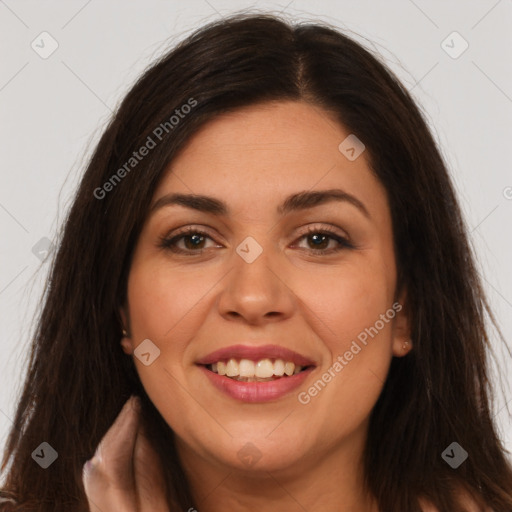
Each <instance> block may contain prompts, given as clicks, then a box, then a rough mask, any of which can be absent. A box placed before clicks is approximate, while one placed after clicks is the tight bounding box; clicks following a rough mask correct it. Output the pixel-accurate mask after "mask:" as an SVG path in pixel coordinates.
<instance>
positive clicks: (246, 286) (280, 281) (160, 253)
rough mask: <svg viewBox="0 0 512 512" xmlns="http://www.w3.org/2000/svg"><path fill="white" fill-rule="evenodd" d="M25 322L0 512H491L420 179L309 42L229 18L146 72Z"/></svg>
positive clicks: (447, 288)
mask: <svg viewBox="0 0 512 512" xmlns="http://www.w3.org/2000/svg"><path fill="white" fill-rule="evenodd" d="M44 299H45V303H44V309H43V311H42V314H41V318H40V321H39V325H38V329H37V332H36V336H35V338H34V343H33V351H32V357H31V362H30V368H29V371H28V373H27V378H26V381H25V387H24V390H23V394H22V396H21V400H20V402H19V405H18V409H17V412H16V417H15V421H14V423H15V425H14V427H13V429H12V431H11V433H10V437H9V440H8V443H7V447H6V451H5V455H4V461H3V468H4V470H5V469H6V468H7V464H8V462H9V461H11V462H12V464H11V466H10V467H9V469H8V471H7V478H6V482H5V486H4V487H5V489H6V491H5V495H6V496H11V497H12V498H14V500H15V501H16V502H17V503H18V504H19V506H20V508H18V509H17V508H16V507H15V506H14V505H13V503H12V502H11V503H10V504H8V502H5V504H4V505H3V506H4V510H39V511H43V510H44V511H46V510H48V511H49V510H52V511H61V510H77V511H82V510H84V511H85V510H91V511H95V512H96V511H99V510H102V511H105V510H119V511H123V512H127V511H136V510H142V511H146V510H157V511H177V510H181V511H189V512H191V511H193V510H200V511H201V512H211V511H217V510H221V509H223V510H224V509H226V508H230V509H233V510H261V509H264V510H268V511H272V510H287V511H294V510H308V511H310V512H315V511H317V510H336V511H341V512H344V511H349V510H350V511H354V510H357V511H365V512H370V511H371V512H377V511H379V512H420V511H422V512H426V511H439V512H448V511H449V512H462V511H469V510H471V511H480V510H495V511H499V512H505V511H510V510H512V469H511V466H510V463H509V462H508V461H507V459H506V456H505V450H504V448H503V446H502V444H501V442H500V440H499V438H498V436H497V433H496V430H495V426H494V425H493V422H492V417H491V413H490V410H489V392H490V390H489V382H488V369H487V355H486V350H487V348H488V337H487V334H486V331H485V326H484V314H485V313H486V312H487V311H488V306H487V303H486V301H485V298H484V295H483V292H482V288H481V285H480V282H479V279H478V275H477V271H476V269H475V265H474V262H473V257H472V255H471V251H470V248H469V245H468V241H467V234H466V229H465V226H464V223H463V220H462V217H461V213H460V209H459V206H458V204H457V201H456V198H455V194H454V190H453V187H452V185H451V182H450V179H449V176H448V173H447V170H446V167H445V164H444V162H443V160H442V158H441V156H440V153H439V151H438V149H437V148H436V145H435V143H434V141H433V138H432V136H431V134H430V133H429V130H428V128H427V126H426V123H425V121H424V119H423V118H422V115H421V114H420V112H419V110H418V108H417V107H416V106H415V104H414V102H413V101H412V99H411V97H410V96H409V94H408V93H407V91H406V90H405V89H404V88H403V86H402V85H401V84H400V83H399V82H398V80H397V79H396V78H395V77H394V76H393V75H392V74H391V73H390V72H389V71H388V70H387V69H386V68H385V67H384V66H383V65H382V64H381V63H380V62H379V61H378V60H377V59H376V58H375V57H374V56H372V55H371V54H370V53H369V52H367V51H366V50H365V49H363V48H362V47H361V46H360V45H358V44H357V43H355V42H354V41H352V40H351V39H349V38H347V37H346V36H344V35H343V34H340V33H339V32H338V31H336V30H334V29H332V28H329V27H326V26H320V25H297V26H291V25H289V24H287V23H285V22H283V21H281V20H279V19H277V18H274V17H271V16H262V15H238V16H233V17H231V18H228V19H223V20H222V21H219V22H217V23H213V24H210V25H208V26H206V27H204V28H203V29H201V30H199V31H197V32H196V33H195V34H193V35H192V36H190V37H189V38H188V39H187V40H185V41H184V42H182V43H181V44H179V45H178V46H177V47H176V48H175V49H173V50H172V51H170V52H169V53H168V54H167V55H165V56H164V57H163V58H161V59H160V60H159V62H157V63H156V64H155V65H154V66H152V67H151V68H150V69H149V70H148V71H146V72H145V73H144V75H143V76H142V77H141V78H140V79H139V81H138V82H137V83H136V84H135V86H134V87H133V88H132V90H131V91H130V92H129V93H128V95H127V96H126V98H125V100H124V101H123V103H122V104H121V106H120V108H119V110H118V112H117V113H116V114H115V116H114V118H113V119H112V121H111V123H110V125H109V126H108V128H107V129H106V131H105V133H104V135H103V136H102V138H101V140H100V142H99V144H98V146H97V148H96V150H95V152H94V154H93V156H92V158H91V161H90V163H89V166H88V168H87V170H86V172H85V175H84V177H83V179H82V182H81V185H80V188H79V190H78V193H77V196H76V198H75V201H74V204H73V206H72V208H71V211H70V213H69V217H68V219H67V222H66V224H65V227H64V231H63V234H62V240H61V243H60V247H59V250H58V253H57V255H56V258H55V261H54V265H53V272H52V274H51V277H50V280H49V283H48V289H47V292H46V295H45V298H44ZM131 395H134V396H137V397H140V401H139V403H138V400H134V399H133V398H130V399H129V397H130V396H131ZM128 399H129V400H128ZM120 411H121V412H120ZM20 432H22V435H20ZM43 443H47V445H46V444H43ZM48 445H49V446H48ZM55 454H57V457H56V458H55ZM37 459H39V461H38V460H37ZM50 461H51V462H50ZM36 462H37V463H36ZM86 462H87V464H86ZM43 466H47V467H46V468H45V469H42V468H43ZM8 506H10V507H12V508H7V507H8ZM31 507H32V508H31Z"/></svg>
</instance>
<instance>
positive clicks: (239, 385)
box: [199, 365, 314, 402]
mask: <svg viewBox="0 0 512 512" xmlns="http://www.w3.org/2000/svg"><path fill="white" fill-rule="evenodd" d="M199 367H200V368H201V370H202V371H203V372H204V373H205V375H206V376H207V377H208V379H210V382H211V383H212V384H213V385H214V386H215V387H216V388H217V389H218V390H220V391H222V392H223V393H225V394H226V395H229V396H230V397H231V398H235V399H236V400H240V401H242V402H271V401H272V400H277V399H279V398H281V397H283V396H285V395H286V394H288V393H290V392H292V391H293V390H294V389H297V388H298V387H299V386H300V385H301V384H302V383H303V382H304V380H305V379H306V378H307V377H308V375H309V374H310V373H311V372H312V371H313V370H314V367H310V368H307V369H306V370H303V371H302V372H300V373H296V374H295V375H292V376H291V377H282V378H280V379H276V380H272V381H268V382H242V381H238V380H234V379H230V378H229V377H225V376H224V375H219V374H218V373H215V372H212V371H210V370H208V369H207V368H206V367H205V366H202V365H200V366H199Z"/></svg>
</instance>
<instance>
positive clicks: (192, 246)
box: [158, 227, 213, 254]
mask: <svg viewBox="0 0 512 512" xmlns="http://www.w3.org/2000/svg"><path fill="white" fill-rule="evenodd" d="M206 239H210V240H213V239H212V238H211V237H210V236H209V235H208V233H206V232H205V231H201V230H199V229H196V228H194V227H188V228H187V229H186V230H183V231H181V232H180V233H177V234H176V235H175V236H173V237H170V238H168V237H165V236H164V237H161V238H160V242H159V244H158V245H159V247H161V248H162V249H168V250H170V251H172V252H175V253H183V254H190V252H191V251H192V252H194V254H201V253H202V252H203V251H204V250H205V247H203V244H204V243H205V240H206ZM182 240H183V242H184V244H185V247H184V248H182V247H178V243H179V242H181V241H182Z"/></svg>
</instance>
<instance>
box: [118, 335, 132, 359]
mask: <svg viewBox="0 0 512 512" xmlns="http://www.w3.org/2000/svg"><path fill="white" fill-rule="evenodd" d="M121 347H123V351H124V353H125V354H129V355H131V354H133V346H132V341H131V339H130V338H128V337H127V336H123V337H122V339H121Z"/></svg>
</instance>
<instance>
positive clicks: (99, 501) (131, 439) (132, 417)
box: [83, 397, 139, 512]
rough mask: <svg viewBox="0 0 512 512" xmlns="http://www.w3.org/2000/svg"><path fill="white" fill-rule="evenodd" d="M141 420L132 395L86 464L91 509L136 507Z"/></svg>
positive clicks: (86, 485)
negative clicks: (136, 449) (136, 451)
mask: <svg viewBox="0 0 512 512" xmlns="http://www.w3.org/2000/svg"><path fill="white" fill-rule="evenodd" d="M138 421H139V416H138V412H137V410H136V409H135V408H134V406H133V397H132V398H130V399H129V400H128V401H127V402H126V403H125V404H124V406H123V408H122V410H121V412H120V413H119V415H118V416H117V418H116V420H115V422H114V423H113V425H112V426H111V427H110V429H109V430H108V431H107V433H106V434H105V436H104V437H103V438H102V440H101V442H100V444H99V445H98V448H97V449H96V453H95V455H94V457H93V458H92V459H91V460H90V461H88V463H86V465H85V466H84V473H83V483H84V488H85V491H86V495H87V497H88V500H89V501H90V508H91V511H94V512H96V510H98V511H99V510H101V511H103V512H104V510H105V509H106V510H108V508H109V507H110V508H111V509H112V508H113V507H118V509H121V507H129V508H126V510H135V508H134V506H135V503H134V501H135V484H134V475H133V461H132V457H133V452H134V447H135V441H136V436H137V426H138Z"/></svg>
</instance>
